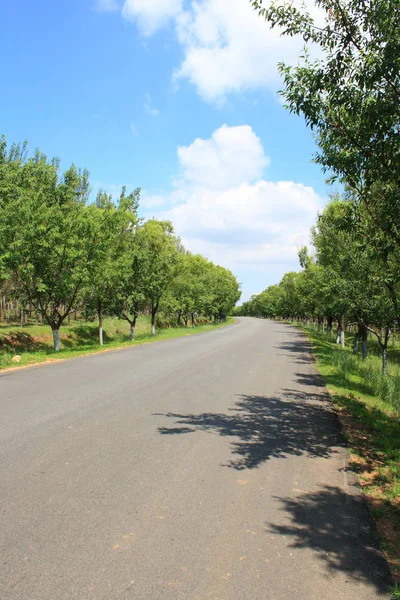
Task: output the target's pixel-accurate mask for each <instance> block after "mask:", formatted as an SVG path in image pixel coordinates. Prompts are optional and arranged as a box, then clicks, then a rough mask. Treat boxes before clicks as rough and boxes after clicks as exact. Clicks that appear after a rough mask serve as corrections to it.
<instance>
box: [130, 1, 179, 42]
mask: <svg viewBox="0 0 400 600" xmlns="http://www.w3.org/2000/svg"><path fill="white" fill-rule="evenodd" d="M181 10H182V0H125V3H124V6H123V9H122V15H123V17H124V18H125V19H128V20H129V21H136V22H137V24H138V26H139V28H140V29H141V31H142V32H143V34H144V35H148V36H149V35H152V34H153V33H155V32H156V31H157V30H158V29H160V28H161V27H163V26H164V25H166V24H167V23H168V22H169V21H170V20H171V19H173V18H174V17H176V16H177V15H178V14H179V13H180V12H181Z"/></svg>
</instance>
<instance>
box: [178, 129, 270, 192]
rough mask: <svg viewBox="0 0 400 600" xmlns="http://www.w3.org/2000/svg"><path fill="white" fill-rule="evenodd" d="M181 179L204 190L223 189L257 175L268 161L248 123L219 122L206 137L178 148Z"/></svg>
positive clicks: (258, 175) (254, 177)
mask: <svg viewBox="0 0 400 600" xmlns="http://www.w3.org/2000/svg"><path fill="white" fill-rule="evenodd" d="M178 158H179V163H180V165H181V170H182V175H181V177H182V179H183V181H185V182H186V183H187V184H189V185H195V186H198V187H202V188H206V189H226V188H227V187H235V186H236V185H240V184H241V183H243V182H244V181H252V180H254V179H256V178H257V177H260V176H261V174H262V172H263V169H264V168H265V167H266V166H267V165H268V164H269V158H268V157H267V156H265V154H264V149H263V147H262V144H261V141H260V139H259V138H258V137H257V136H256V135H255V133H254V131H253V130H252V128H251V127H249V125H242V126H239V127H228V126H227V125H223V126H222V127H220V128H219V129H217V130H216V131H214V133H213V134H212V136H211V138H210V139H208V140H203V139H200V138H197V139H196V140H195V141H194V142H193V143H192V144H191V145H190V146H187V147H186V146H182V147H180V148H178Z"/></svg>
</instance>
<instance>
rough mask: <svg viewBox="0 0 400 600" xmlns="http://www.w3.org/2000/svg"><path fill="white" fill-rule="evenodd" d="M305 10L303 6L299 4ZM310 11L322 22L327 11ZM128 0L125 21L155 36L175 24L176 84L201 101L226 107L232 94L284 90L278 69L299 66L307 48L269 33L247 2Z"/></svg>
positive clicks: (294, 39) (310, 5)
mask: <svg viewBox="0 0 400 600" xmlns="http://www.w3.org/2000/svg"><path fill="white" fill-rule="evenodd" d="M297 3H298V4H300V0H298V1H297ZM307 4H308V8H309V10H310V12H311V13H312V14H313V16H314V17H316V18H317V20H318V22H320V21H321V15H322V11H321V10H320V9H317V8H316V7H315V4H314V2H312V1H311V0H308V1H307ZM185 6H186V8H184V7H183V3H182V0H126V1H125V4H124V7H123V16H124V17H125V18H126V19H129V20H130V21H134V22H136V23H137V24H138V26H139V28H140V29H141V30H142V32H143V33H144V34H145V35H147V36H150V35H152V34H154V33H155V32H156V31H158V30H159V29H160V28H161V27H163V26H164V25H165V24H167V23H168V22H170V21H173V22H174V24H175V30H176V37H177V40H178V42H179V44H180V45H181V47H182V50H183V55H184V57H183V61H182V63H181V65H180V66H177V68H176V69H175V72H174V76H173V77H174V79H175V81H179V80H180V79H187V80H189V81H190V82H191V83H192V84H193V85H194V86H195V87H196V89H197V91H198V93H199V94H200V96H201V97H202V98H203V99H204V100H206V101H209V102H217V103H220V104H221V103H223V102H224V100H225V97H226V95H227V94H229V93H231V92H241V91H243V90H248V89H250V90H254V89H260V88H261V89H262V88H263V89H269V90H272V91H273V92H275V91H276V89H277V87H278V85H279V74H278V69H277V63H278V62H279V61H284V62H288V63H291V64H293V63H296V62H297V60H298V56H299V54H300V52H301V50H302V47H303V42H302V40H301V39H299V38H297V37H287V36H284V37H282V36H281V31H280V30H279V29H278V28H275V29H269V27H268V25H267V23H266V22H265V20H264V19H262V18H261V17H259V16H258V13H257V12H256V11H254V10H253V9H252V6H251V5H250V3H249V2H248V1H247V0H229V2H227V0H189V1H188V2H187V3H186V4H185Z"/></svg>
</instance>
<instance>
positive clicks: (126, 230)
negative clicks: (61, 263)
mask: <svg viewBox="0 0 400 600" xmlns="http://www.w3.org/2000/svg"><path fill="white" fill-rule="evenodd" d="M139 197H140V190H139V189H137V190H135V191H134V192H132V193H131V194H129V195H128V196H126V189H125V187H124V188H122V192H121V195H120V198H119V202H118V204H117V205H115V204H114V203H113V201H112V197H111V196H110V195H108V194H106V193H105V192H103V191H102V190H99V192H98V194H97V197H96V203H95V205H93V206H91V207H90V209H91V210H92V213H93V215H92V216H93V219H94V221H95V228H96V245H95V255H94V259H93V268H92V270H91V273H90V281H89V288H88V291H87V304H88V305H89V306H92V307H93V308H94V309H95V310H96V312H97V316H98V321H99V343H100V345H101V346H102V345H103V314H104V311H106V312H108V313H112V312H114V311H115V308H116V303H115V291H116V290H119V291H121V283H122V282H123V281H124V280H125V278H126V274H127V270H129V269H130V268H131V267H132V265H133V260H134V256H133V252H132V246H133V245H132V237H133V235H134V229H135V227H136V225H137V222H138V218H137V210H138V206H139ZM122 314H124V311H122ZM135 323H136V319H135ZM130 324H131V327H132V323H130ZM132 339H133V336H132Z"/></svg>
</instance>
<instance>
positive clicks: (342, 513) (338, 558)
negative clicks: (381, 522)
mask: <svg viewBox="0 0 400 600" xmlns="http://www.w3.org/2000/svg"><path fill="white" fill-rule="evenodd" d="M277 500H278V501H279V503H280V504H281V508H282V511H284V513H285V519H286V518H288V520H289V522H288V524H287V525H282V524H279V525H275V524H271V523H269V524H268V529H267V532H268V533H272V534H274V535H282V536H287V537H288V547H289V548H295V549H303V548H310V549H312V550H313V551H314V552H316V553H317V555H318V557H319V559H320V560H321V561H323V562H324V564H325V566H326V567H327V569H328V571H331V572H334V571H340V572H341V573H343V574H346V575H347V576H351V578H352V579H356V580H359V581H360V582H364V583H368V584H370V585H371V586H374V587H375V588H376V590H377V591H378V592H380V593H382V594H385V592H387V591H388V586H389V584H390V582H391V578H390V572H389V568H388V565H387V562H386V560H385V559H384V557H383V555H382V554H381V552H380V551H379V550H378V545H377V539H376V535H375V533H374V526H373V523H372V521H371V519H370V517H369V513H368V510H367V507H366V504H365V502H364V500H363V498H362V497H361V496H360V495H358V494H349V493H346V492H345V491H343V490H342V489H340V488H338V487H333V486H323V487H322V488H321V489H320V490H318V491H316V492H313V493H303V494H301V495H299V496H298V497H297V498H277ZM360 598H361V597H360Z"/></svg>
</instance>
